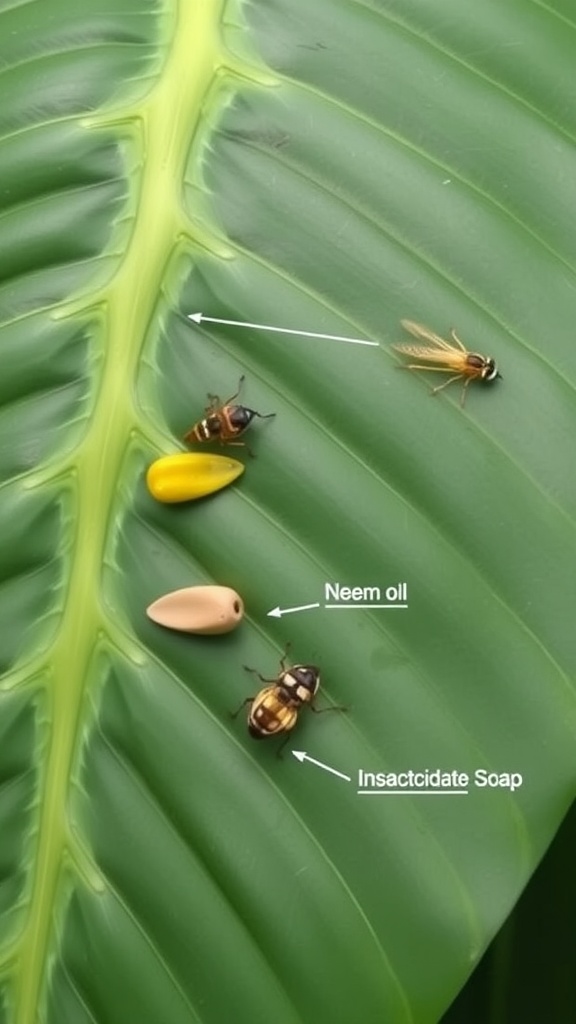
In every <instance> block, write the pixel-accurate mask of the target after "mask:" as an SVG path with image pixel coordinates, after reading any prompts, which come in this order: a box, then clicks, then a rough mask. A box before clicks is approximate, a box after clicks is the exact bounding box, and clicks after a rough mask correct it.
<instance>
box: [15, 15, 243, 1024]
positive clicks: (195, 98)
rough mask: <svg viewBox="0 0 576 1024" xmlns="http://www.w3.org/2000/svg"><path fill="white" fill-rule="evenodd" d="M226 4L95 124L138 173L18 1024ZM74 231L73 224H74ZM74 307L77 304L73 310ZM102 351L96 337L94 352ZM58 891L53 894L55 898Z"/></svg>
mask: <svg viewBox="0 0 576 1024" xmlns="http://www.w3.org/2000/svg"><path fill="white" fill-rule="evenodd" d="M224 6H225V5H224V0H201V2H197V3H191V2H190V0H182V2H181V3H179V4H178V5H177V7H176V8H175V11H174V24H173V33H172V38H171V41H170V45H169V48H168V51H167V55H166V62H165V64H164V65H163V67H162V69H161V72H160V74H159V77H158V79H157V81H156V83H155V84H153V85H152V88H151V90H150V91H149V92H148V93H147V95H146V96H145V97H144V99H143V100H141V101H140V102H139V103H138V104H136V105H133V106H131V107H130V108H129V109H128V110H120V109H116V110H115V111H114V113H113V114H110V115H108V116H106V115H105V114H102V115H98V116H97V117H95V118H93V119H91V121H90V123H89V125H88V126H87V130H99V129H100V128H105V129H107V130H108V132H109V131H110V130H111V129H112V130H115V131H117V133H118V136H119V138H120V139H121V138H126V136H128V137H129V138H130V139H131V140H132V144H133V147H134V148H135V149H136V151H137V152H139V155H140V159H141V165H142V173H141V177H140V179H139V180H138V181H137V182H136V183H135V186H137V187H139V193H138V195H137V196H133V197H132V203H133V207H134V210H135V220H134V229H133V232H132V236H131V238H130V241H129V244H128V246H127V249H126V254H125V258H124V259H123V261H122V263H121V265H120V267H119V269H118V272H117V273H116V274H115V276H114V279H113V280H112V282H111V283H110V284H109V285H107V286H106V288H105V289H103V290H102V291H101V292H99V294H98V295H96V296H94V295H91V296H90V297H89V300H88V301H87V302H86V303H84V305H83V307H82V308H83V309H85V308H86V306H88V305H89V306H90V307H91V308H92V309H94V307H96V308H98V310H99V315H100V318H101V327H102V331H101V338H102V339H104V341H103V342H102V344H103V345H104V343H105V348H104V347H103V350H102V351H101V352H98V351H97V352H96V360H95V361H96V362H98V360H101V363H100V365H101V376H100V387H99V393H98V395H97V401H96V403H95V410H94V414H93V417H92V420H91V424H90V429H89V432H88V433H87V435H86V437H85V438H84V440H83V442H82V444H81V446H80V447H79V448H78V450H77V451H75V452H74V454H73V456H72V457H71V458H70V460H69V463H68V466H67V470H68V472H67V477H68V486H69V487H70V488H71V490H72V491H73V492H74V502H73V504H74V506H75V535H74V540H73V549H72V551H73V554H72V558H71V572H70V579H69V589H68V594H67V600H66V606H65V610H64V614H63V617H62V622H61V627H60V630H59V633H58V637H57V639H56V642H55V644H54V647H53V649H52V651H51V655H50V663H51V671H50V679H49V694H48V700H49V704H50V710H51V715H50V719H51V723H52V733H51V736H50V742H49V747H48V753H47V761H46V765H45V772H44V778H43V784H44V799H43V802H42V809H41V815H40V821H39V833H38V847H37V860H36V871H35V876H34V879H33V884H32V896H31V905H30V916H29V919H28V921H27V924H26V928H25V930H24V932H23V935H22V938H21V941H20V943H19V947H18V949H17V950H15V951H14V953H15V957H16V959H17V962H18V971H17V980H16V983H15V988H14V999H15V1022H16V1024H36V1021H37V1020H38V1016H39V1009H38V1007H39V1002H40V999H41V996H42V991H43V984H44V982H45V980H46V977H47V966H48V959H49V958H48V951H49V944H50V941H51V939H52V940H53V937H54V932H53V928H54V924H55V920H54V913H55V908H57V907H58V903H57V894H58V891H59V885H60V883H61V881H62V876H63V866H64V863H65V861H66V851H67V847H68V844H69V837H70V830H69V828H68V825H67V801H68V795H69V785H70V778H71V771H72V767H73V764H74V758H75V756H76V752H77V748H78V743H79V727H80V723H81V719H82V714H83V711H84V709H85V706H86V704H85V699H86V698H85V691H86V686H87V682H88V679H89V676H90V671H91V663H92V659H93V656H94V650H95V647H96V645H97V643H98V637H99V635H100V634H101V633H102V632H104V633H105V631H106V617H105V613H104V611H103V608H102V605H101V600H100V587H101V568H102V561H103V557H104V553H105V550H106V547H107V544H108V543H109V535H110V528H111V526H112V525H113V524H112V523H111V522H110V510H111V509H113V508H114V507H115V502H116V492H117V487H118V481H119V479H120V478H121V473H122V468H123V463H124V460H125V456H126V451H127V447H128V445H129V442H130V437H131V434H132V433H133V431H134V430H135V429H136V427H137V426H138V413H137V411H136V407H135V403H134V387H135V380H136V376H137V371H138V362H139V357H140V353H141V349H142V345H143V342H144V338H145V334H146V331H147V329H148V327H149V325H150V323H151V321H152V319H153V316H154V313H155V311H156V307H157V303H158V298H159V294H160V289H161V286H162V282H163V280H164V276H165V274H166V269H167V267H168V265H169V264H170V261H171V259H172V258H173V256H174V253H175V250H176V248H177V246H178V242H179V239H180V238H182V236H183V235H184V234H185V233H186V231H187V230H188V224H187V221H186V219H185V217H184V215H183V212H182V207H181V183H182V180H183V175H184V167H185V161H186V158H187V155H188V152H189V149H190V145H191V142H192V139H193V137H194V134H195V132H196V129H197V126H198V123H199V119H200V117H201V115H202V114H203V112H204V109H203V108H204V102H205V98H206V96H207V94H208V92H209V90H210V88H211V87H212V85H213V82H214V80H215V77H216V76H217V75H218V73H219V72H221V71H222V70H224V69H225V68H226V67H228V68H229V67H230V62H229V61H227V60H226V55H225V52H224V50H223V46H222V40H221V36H220V22H221V17H222V13H223V9H224ZM79 230H81V226H79ZM75 308H76V309H79V308H80V307H79V306H76V307H75ZM99 343H100V339H99V340H98V341H96V342H95V344H96V345H98V344H99ZM60 891H61V890H60Z"/></svg>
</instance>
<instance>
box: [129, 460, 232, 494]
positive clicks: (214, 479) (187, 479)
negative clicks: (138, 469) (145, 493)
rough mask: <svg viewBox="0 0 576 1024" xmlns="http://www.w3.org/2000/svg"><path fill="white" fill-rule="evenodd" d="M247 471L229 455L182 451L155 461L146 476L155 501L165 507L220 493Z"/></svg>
mask: <svg viewBox="0 0 576 1024" xmlns="http://www.w3.org/2000/svg"><path fill="white" fill-rule="evenodd" d="M243 472H244V466H243V465H242V463H241V462H237V460H236V459H229V458H228V457H227V456H226V455H207V454H204V453H200V452H179V453H178V454H177V455H165V456H164V457H163V458H161V459H156V462H153V463H152V465H151V466H150V467H149V469H148V472H147V473H146V484H147V486H148V490H149V491H150V494H151V495H152V497H153V498H156V500H157V501H162V502H164V503H165V504H174V503H176V502H178V501H194V499H195V498H205V497H206V495H207V494H213V492H214V491H220V490H221V489H222V488H223V487H227V486H228V484H231V483H232V481H233V480H236V477H239V476H240V474H241V473H243Z"/></svg>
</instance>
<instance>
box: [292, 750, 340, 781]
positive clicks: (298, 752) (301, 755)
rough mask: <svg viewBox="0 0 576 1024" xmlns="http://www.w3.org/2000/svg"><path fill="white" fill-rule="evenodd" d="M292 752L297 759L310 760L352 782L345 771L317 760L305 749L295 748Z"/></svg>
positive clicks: (311, 762)
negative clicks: (338, 770)
mask: <svg viewBox="0 0 576 1024" xmlns="http://www.w3.org/2000/svg"><path fill="white" fill-rule="evenodd" d="M292 753H293V754H294V757H295V758H296V760H297V761H310V764H315V765H317V766H318V768H323V769H324V771H325V772H331V774H332V775H337V776H338V778H339V779H346V782H352V779H351V778H350V776H349V775H344V773H343V772H337V771H336V769H335V768H330V765H327V764H322V761H317V760H316V758H315V757H309V755H308V754H307V753H306V751H305V750H293V751H292Z"/></svg>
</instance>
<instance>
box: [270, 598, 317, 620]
mask: <svg viewBox="0 0 576 1024" xmlns="http://www.w3.org/2000/svg"><path fill="white" fill-rule="evenodd" d="M319 607H320V602H319V601H316V604H301V605H299V606H298V608H280V606H279V605H276V607H275V608H273V609H272V611H271V612H267V613H266V614H267V616H268V618H270V619H281V618H282V616H283V615H289V614H290V613H291V612H305V611H307V610H308V609H309V608H319Z"/></svg>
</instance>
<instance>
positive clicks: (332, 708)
mask: <svg viewBox="0 0 576 1024" xmlns="http://www.w3.org/2000/svg"><path fill="white" fill-rule="evenodd" d="M308 707H309V708H310V710H311V711H313V712H314V714H315V715H321V714H323V712H324V711H348V708H347V707H345V706H344V705H343V704H331V705H330V707H329V708H315V707H314V705H313V704H309V705H308Z"/></svg>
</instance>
